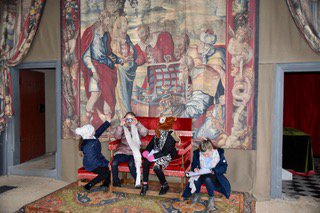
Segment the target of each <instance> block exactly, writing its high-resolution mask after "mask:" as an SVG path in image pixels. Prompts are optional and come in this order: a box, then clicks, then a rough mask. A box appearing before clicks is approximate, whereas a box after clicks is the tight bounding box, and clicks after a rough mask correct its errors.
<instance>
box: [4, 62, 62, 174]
mask: <svg viewBox="0 0 320 213" xmlns="http://www.w3.org/2000/svg"><path fill="white" fill-rule="evenodd" d="M60 70H61V68H60V62H59V61H58V62H57V61H55V62H30V63H23V64H20V65H19V66H17V67H15V68H13V69H11V77H12V93H13V94H12V100H13V107H14V112H15V113H14V116H13V118H12V120H11V121H10V122H9V123H8V125H7V129H6V134H7V138H8V140H7V141H6V143H7V150H6V152H7V158H8V162H7V168H8V172H7V173H8V174H15V175H33V176H44V177H54V178H57V179H60V176H61V73H60Z"/></svg>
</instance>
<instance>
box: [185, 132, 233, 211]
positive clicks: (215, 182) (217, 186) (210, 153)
mask: <svg viewBox="0 0 320 213" xmlns="http://www.w3.org/2000/svg"><path fill="white" fill-rule="evenodd" d="M227 167H228V164H227V161H226V159H225V157H224V150H223V149H221V148H218V147H216V146H215V145H214V144H213V142H212V141H211V140H210V139H208V138H206V139H203V140H202V141H201V142H200V145H199V148H198V149H197V150H195V151H194V152H193V160H192V164H191V171H193V172H196V173H198V172H199V173H201V174H202V175H199V176H193V177H191V178H190V179H189V183H188V185H187V187H186V188H185V190H184V192H183V194H182V196H183V197H184V198H185V199H187V198H189V197H190V196H191V194H193V193H195V194H194V196H193V198H192V200H191V203H192V204H194V203H196V202H199V200H200V189H201V185H202V184H205V185H206V188H207V191H208V195H209V200H208V204H207V211H214V210H215V209H216V208H215V207H214V191H218V192H220V193H222V194H223V195H224V196H226V198H229V196H230V191H231V187H230V183H229V181H228V179H227V178H226V177H225V176H224V175H223V174H224V173H226V171H227ZM204 171H208V172H207V174H204V173H206V172H204Z"/></svg>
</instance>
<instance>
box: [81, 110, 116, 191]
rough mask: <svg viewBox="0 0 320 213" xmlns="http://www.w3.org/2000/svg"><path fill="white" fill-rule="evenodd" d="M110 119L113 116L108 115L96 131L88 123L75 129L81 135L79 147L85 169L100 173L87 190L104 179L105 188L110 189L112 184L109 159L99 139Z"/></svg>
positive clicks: (87, 185) (103, 185)
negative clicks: (104, 153)
mask: <svg viewBox="0 0 320 213" xmlns="http://www.w3.org/2000/svg"><path fill="white" fill-rule="evenodd" d="M110 120H111V117H110V116H107V119H106V121H105V122H104V123H103V124H102V125H101V126H100V127H99V128H98V129H97V130H96V131H95V129H94V127H93V126H92V125H91V124H86V125H84V126H82V127H79V128H77V129H76V130H75V133H76V134H77V135H80V136H81V139H80V143H79V149H80V150H81V151H82V153H83V166H84V168H85V170H87V171H89V172H93V173H95V174H98V176H97V177H95V178H94V179H93V180H91V181H90V182H89V183H87V184H86V185H85V186H84V188H85V190H87V191H89V190H90V189H91V188H92V187H93V186H94V185H96V184H97V183H99V182H101V181H103V183H102V187H103V189H104V190H108V187H109V184H110V170H109V161H108V160H107V159H106V158H105V157H104V156H103V154H102V153H101V144H100V141H99V137H100V136H101V135H102V133H103V132H104V131H105V130H106V129H107V128H108V127H109V126H110Z"/></svg>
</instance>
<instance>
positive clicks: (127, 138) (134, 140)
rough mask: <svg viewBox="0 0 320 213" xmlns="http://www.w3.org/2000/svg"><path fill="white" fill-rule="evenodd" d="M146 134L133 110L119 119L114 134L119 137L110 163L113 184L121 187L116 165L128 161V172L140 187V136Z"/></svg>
mask: <svg viewBox="0 0 320 213" xmlns="http://www.w3.org/2000/svg"><path fill="white" fill-rule="evenodd" d="M147 134H148V129H147V128H145V127H144V126H143V125H142V124H141V123H140V122H139V121H138V120H137V119H136V116H135V114H134V113H133V112H128V113H126V115H125V116H124V117H123V118H122V119H121V121H120V126H118V127H117V129H116V131H115V133H114V136H115V138H116V139H121V142H120V144H119V146H118V147H117V149H116V151H115V154H114V158H113V160H112V163H111V167H112V177H113V186H117V187H121V183H120V179H119V177H118V166H119V164H120V163H123V162H128V166H129V169H130V173H131V175H132V177H133V178H134V179H135V186H136V187H140V184H141V172H140V167H141V162H142V159H141V153H140V145H141V141H140V138H141V137H144V136H146V135H147Z"/></svg>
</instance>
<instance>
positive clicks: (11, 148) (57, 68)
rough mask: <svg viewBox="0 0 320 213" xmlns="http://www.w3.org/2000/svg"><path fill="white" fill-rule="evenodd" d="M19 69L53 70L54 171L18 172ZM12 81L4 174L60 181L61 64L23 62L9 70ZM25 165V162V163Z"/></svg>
mask: <svg viewBox="0 0 320 213" xmlns="http://www.w3.org/2000/svg"><path fill="white" fill-rule="evenodd" d="M21 69H54V72H55V77H56V79H55V86H56V91H55V94H56V112H57V117H56V121H57V151H56V156H55V167H56V169H55V170H53V171H51V170H50V172H48V171H45V170H43V171H40V172H33V171H29V172H28V171H27V170H19V169H18V168H16V167H15V166H16V165H19V164H20V92H19V72H20V70H21ZM10 74H11V80H12V104H13V110H14V115H13V116H12V118H11V119H10V121H9V122H8V124H7V126H6V130H5V135H4V137H5V138H6V139H5V144H6V145H5V149H6V151H5V152H6V156H5V157H6V159H7V161H6V165H5V172H6V174H17V175H36V176H44V177H54V178H56V179H61V128H62V126H61V125H62V124H61V122H62V119H61V110H62V109H61V105H62V104H61V100H62V99H61V95H62V93H61V87H62V86H61V85H62V84H61V62H60V60H57V61H44V62H24V63H21V64H19V65H17V66H15V67H13V68H10ZM26 163H27V162H26Z"/></svg>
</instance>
